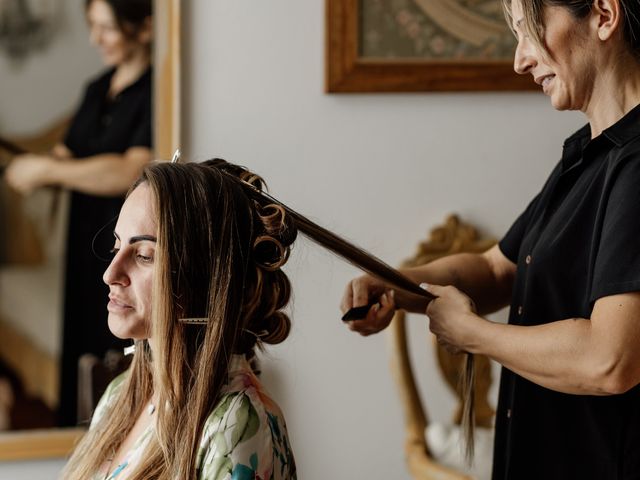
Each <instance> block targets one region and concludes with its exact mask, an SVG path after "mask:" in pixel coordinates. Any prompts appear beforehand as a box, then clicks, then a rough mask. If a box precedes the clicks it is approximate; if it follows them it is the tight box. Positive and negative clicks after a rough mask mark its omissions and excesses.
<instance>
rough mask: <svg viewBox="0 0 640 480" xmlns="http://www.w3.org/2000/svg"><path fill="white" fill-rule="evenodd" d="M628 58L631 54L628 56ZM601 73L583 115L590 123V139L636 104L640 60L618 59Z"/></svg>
mask: <svg viewBox="0 0 640 480" xmlns="http://www.w3.org/2000/svg"><path fill="white" fill-rule="evenodd" d="M629 57H631V56H629ZM602 72H603V73H602V75H600V78H599V79H598V83H597V85H596V86H595V87H594V93H593V95H592V100H591V102H590V103H589V106H588V108H587V109H585V114H586V115H587V118H588V119H589V124H590V125H591V138H595V137H597V136H598V135H600V134H601V133H602V132H603V130H606V129H607V128H609V127H610V126H611V125H613V124H614V123H616V122H617V121H618V120H620V119H621V118H622V117H624V116H625V115H626V114H627V113H629V111H631V110H632V109H633V108H634V107H635V106H636V105H638V104H640V62H638V60H636V59H635V58H625V60H624V61H623V60H619V61H618V62H616V63H615V64H613V65H610V66H609V68H607V69H604V70H602Z"/></svg>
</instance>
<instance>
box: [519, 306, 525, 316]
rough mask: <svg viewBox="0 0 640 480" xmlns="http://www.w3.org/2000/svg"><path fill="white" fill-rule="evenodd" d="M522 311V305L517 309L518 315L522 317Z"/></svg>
mask: <svg viewBox="0 0 640 480" xmlns="http://www.w3.org/2000/svg"><path fill="white" fill-rule="evenodd" d="M523 310H524V309H523V308H522V305H520V306H519V307H518V315H522V311H523Z"/></svg>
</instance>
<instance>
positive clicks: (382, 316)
mask: <svg viewBox="0 0 640 480" xmlns="http://www.w3.org/2000/svg"><path fill="white" fill-rule="evenodd" d="M371 301H378V303H377V304H375V305H374V306H372V307H371V308H370V309H369V312H368V313H367V316H366V317H365V318H363V319H362V320H350V321H348V322H346V323H347V325H348V326H349V328H350V329H351V330H353V331H354V332H358V333H360V335H363V336H367V335H371V334H374V333H378V332H379V331H381V330H384V329H385V328H387V326H388V325H389V323H391V319H392V318H393V314H394V312H395V309H396V304H395V298H394V291H393V290H389V289H388V288H386V285H385V284H384V282H382V281H380V280H378V279H376V278H374V277H371V276H369V275H363V276H361V277H358V278H355V279H353V280H351V282H349V284H348V285H347V288H346V289H345V292H344V295H343V297H342V302H341V303H340V309H341V310H342V313H343V314H344V313H345V312H346V311H347V310H349V309H351V308H353V307H360V306H363V305H367V304H368V303H369V302H371Z"/></svg>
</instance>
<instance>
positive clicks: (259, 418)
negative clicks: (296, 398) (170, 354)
mask: <svg viewBox="0 0 640 480" xmlns="http://www.w3.org/2000/svg"><path fill="white" fill-rule="evenodd" d="M229 372H230V373H229V383H228V384H227V385H226V386H225V387H224V389H223V392H222V396H221V397H220V400H219V401H218V403H217V404H216V406H215V407H214V409H213V411H212V412H211V414H210V415H209V417H208V418H207V420H206V423H205V425H204V428H203V432H202V438H201V441H200V447H199V449H198V455H197V460H196V465H197V469H198V476H197V478H198V480H296V478H297V476H296V466H295V461H294V457H293V452H292V451H291V446H290V445H289V438H288V434H287V427H286V424H285V421H284V417H283V415H282V412H281V411H280V409H279V408H278V406H277V405H276V404H275V402H273V400H271V399H270V398H269V397H268V395H267V394H266V392H265V391H264V389H263V387H262V384H261V383H260V381H259V380H258V379H257V377H256V376H255V375H254V374H253V372H252V371H251V368H250V366H249V364H248V363H247V361H246V359H245V358H244V356H240V355H234V356H233V358H232V361H231V363H230V366H229ZM123 378H124V375H121V376H120V377H118V378H117V379H115V380H114V381H113V382H112V383H111V384H110V385H109V388H108V389H107V391H106V392H105V394H104V396H103V397H102V399H101V400H100V403H99V405H98V407H97V408H96V411H95V413H94V418H93V419H92V426H93V425H94V424H95V423H96V422H97V421H98V420H99V418H101V417H102V416H103V415H105V413H107V411H108V407H109V405H110V404H111V403H112V402H111V400H112V399H113V398H115V394H116V393H117V391H118V390H119V387H120V386H121V384H122V380H123ZM149 428H150V429H152V428H153V427H152V426H151V427H149ZM145 433H146V432H145ZM145 445H146V442H143V445H141V447H142V448H144V446H145ZM130 453H132V454H133V453H134V452H130ZM135 453H137V452H135ZM135 457H137V455H131V458H135Z"/></svg>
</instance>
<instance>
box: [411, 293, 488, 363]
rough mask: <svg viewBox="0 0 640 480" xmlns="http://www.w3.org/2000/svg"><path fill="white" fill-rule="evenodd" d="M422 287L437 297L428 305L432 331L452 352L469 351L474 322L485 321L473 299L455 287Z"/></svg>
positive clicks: (427, 312)
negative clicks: (467, 341)
mask: <svg viewBox="0 0 640 480" xmlns="http://www.w3.org/2000/svg"><path fill="white" fill-rule="evenodd" d="M420 286H421V287H422V288H424V289H425V290H427V291H428V292H429V293H431V294H433V295H435V296H436V298H435V299H434V300H432V301H431V302H429V305H427V311H426V314H427V316H428V317H429V330H431V332H432V333H433V334H434V335H435V336H436V339H437V341H438V343H439V344H440V345H442V346H443V347H444V348H445V349H446V350H447V351H448V352H449V353H460V352H462V351H465V350H466V349H465V346H466V345H467V343H466V340H467V338H468V336H469V332H470V330H471V326H472V323H471V322H474V321H478V320H479V321H482V319H481V318H480V317H479V316H478V315H477V313H476V306H475V304H474V303H473V300H472V299H471V298H469V297H468V296H467V295H465V294H464V293H462V292H461V291H460V290H458V289H457V288H456V287H453V286H447V287H441V286H438V285H427V284H422V285H420Z"/></svg>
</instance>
